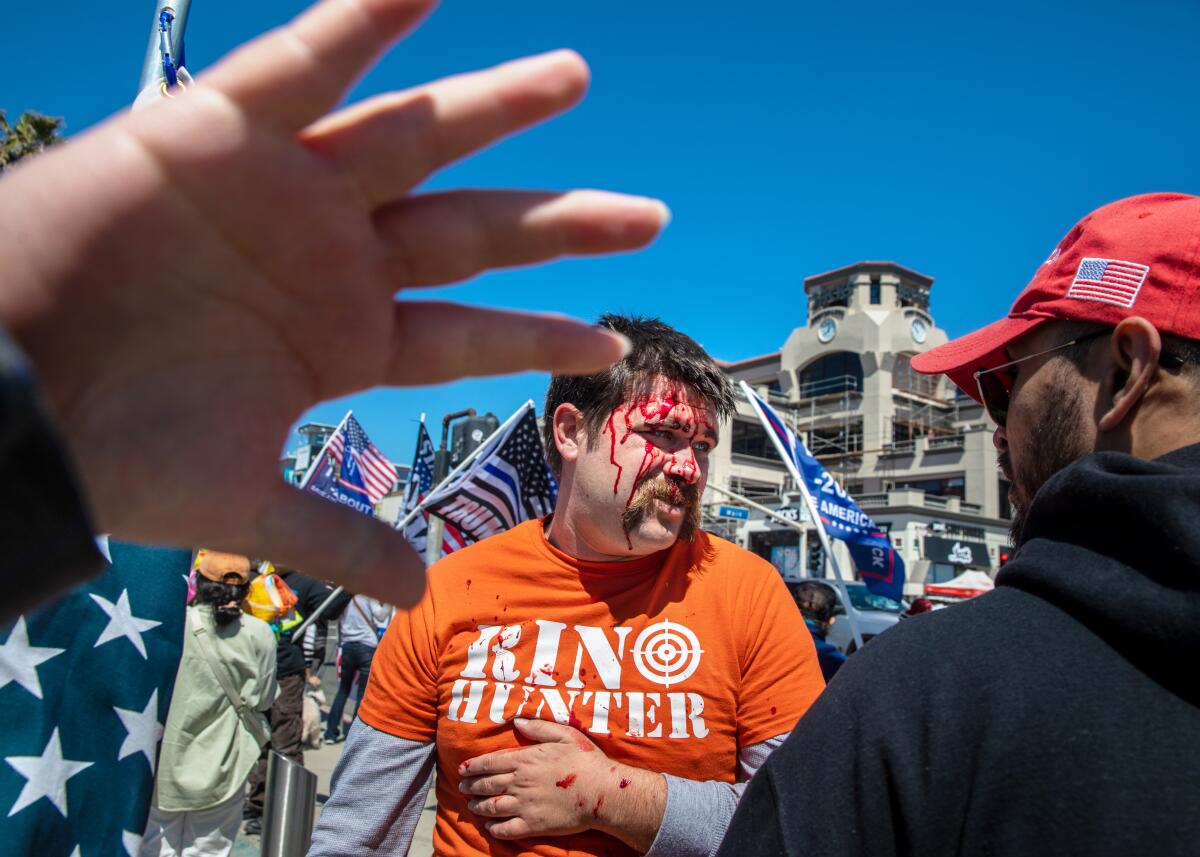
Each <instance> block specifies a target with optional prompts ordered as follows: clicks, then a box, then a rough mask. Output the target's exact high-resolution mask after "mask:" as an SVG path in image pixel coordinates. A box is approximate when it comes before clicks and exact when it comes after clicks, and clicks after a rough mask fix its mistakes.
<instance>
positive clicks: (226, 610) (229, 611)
mask: <svg viewBox="0 0 1200 857" xmlns="http://www.w3.org/2000/svg"><path fill="white" fill-rule="evenodd" d="M241 615H242V608H241V607H214V608H213V621H214V622H216V623H217V624H218V625H228V624H229V623H230V622H236V621H237V620H238V617H239V616H241Z"/></svg>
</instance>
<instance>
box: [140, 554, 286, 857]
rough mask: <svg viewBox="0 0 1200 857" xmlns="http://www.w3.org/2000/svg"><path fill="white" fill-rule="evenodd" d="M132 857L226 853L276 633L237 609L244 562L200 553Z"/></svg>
mask: <svg viewBox="0 0 1200 857" xmlns="http://www.w3.org/2000/svg"><path fill="white" fill-rule="evenodd" d="M196 571H197V575H196V596H195V598H194V600H193V601H192V605H191V606H190V607H188V608H187V620H186V623H185V626H184V638H183V656H182V658H181V659H180V662H179V672H178V673H177V674H176V679H175V689H174V691H173V693H172V695H171V708H170V711H169V712H168V714H167V722H166V725H165V728H164V732H163V739H162V753H161V756H160V758H159V764H158V772H157V775H156V777H155V781H154V796H153V798H152V800H151V806H150V817H149V820H148V821H147V824H146V833H145V836H144V837H143V839H142V846H141V852H140V854H141V857H174V855H182V854H185V853H186V854H187V855H189V857H226V855H228V854H229V853H230V851H231V850H232V849H233V843H234V840H235V839H236V837H237V832H238V828H239V826H240V825H241V820H242V803H243V801H244V799H245V788H246V778H247V777H248V776H249V774H250V771H251V770H252V769H253V768H254V764H255V762H256V761H257V760H258V756H259V750H260V748H261V747H262V746H263V745H264V744H265V743H266V742H267V739H268V738H269V729H268V726H267V718H266V712H267V711H268V710H269V709H270V708H271V703H272V702H273V701H274V699H275V688H276V684H275V648H276V646H275V634H274V632H273V631H272V630H271V627H270V626H269V625H268V624H267V623H266V622H264V621H262V620H261V619H257V618H255V617H254V616H251V615H249V614H248V613H244V612H242V602H243V601H244V600H245V598H246V593H247V591H248V590H249V583H250V560H249V559H247V558H246V557H244V556H239V555H237V554H226V553H218V552H216V551H207V550H206V551H202V552H201V553H200V555H199V556H198V559H197V563H196Z"/></svg>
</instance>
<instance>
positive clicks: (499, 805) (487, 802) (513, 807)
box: [467, 795, 521, 818]
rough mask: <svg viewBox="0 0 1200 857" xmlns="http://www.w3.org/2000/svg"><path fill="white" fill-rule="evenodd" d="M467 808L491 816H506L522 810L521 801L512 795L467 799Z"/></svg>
mask: <svg viewBox="0 0 1200 857" xmlns="http://www.w3.org/2000/svg"><path fill="white" fill-rule="evenodd" d="M467 809H469V810H471V812H473V813H475V814H476V815H483V816H487V817H489V818H506V817H508V816H511V815H516V814H517V813H518V812H520V811H521V802H520V801H519V800H517V799H516V798H515V797H513V796H512V795H499V796H498V797H488V798H479V799H476V800H469V801H467Z"/></svg>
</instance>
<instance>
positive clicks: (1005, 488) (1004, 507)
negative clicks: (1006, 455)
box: [1000, 479, 1013, 521]
mask: <svg viewBox="0 0 1200 857" xmlns="http://www.w3.org/2000/svg"><path fill="white" fill-rule="evenodd" d="M1011 489H1012V483H1011V482H1009V481H1008V480H1007V479H1001V480H1000V517H1001V518H1003V519H1004V520H1006V521H1011V520H1012V516H1013V506H1012V501H1011V500H1009V499H1008V492H1009V491H1010V490H1011Z"/></svg>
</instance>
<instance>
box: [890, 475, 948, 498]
mask: <svg viewBox="0 0 1200 857" xmlns="http://www.w3.org/2000/svg"><path fill="white" fill-rule="evenodd" d="M890 484H891V487H892V490H895V491H924V492H925V493H926V494H932V495H933V496H935V497H958V498H959V499H966V496H967V492H966V480H965V479H963V477H961V476H943V477H942V478H940V479H938V478H934V479H898V480H896V481H895V482H894V483H890Z"/></svg>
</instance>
